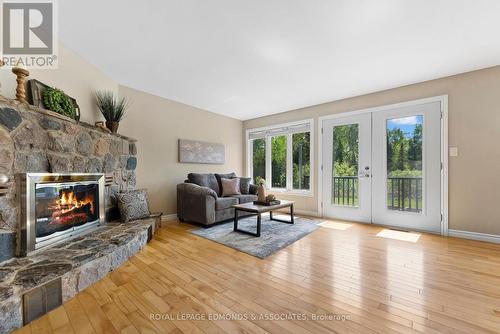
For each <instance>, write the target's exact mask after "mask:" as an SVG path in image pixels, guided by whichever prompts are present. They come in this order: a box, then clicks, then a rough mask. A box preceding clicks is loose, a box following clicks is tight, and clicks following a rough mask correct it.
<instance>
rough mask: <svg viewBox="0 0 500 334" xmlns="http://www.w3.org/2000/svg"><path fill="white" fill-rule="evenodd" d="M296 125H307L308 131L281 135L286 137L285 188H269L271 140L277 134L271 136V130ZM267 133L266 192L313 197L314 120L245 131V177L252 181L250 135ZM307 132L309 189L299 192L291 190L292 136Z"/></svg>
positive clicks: (251, 141) (251, 145) (251, 142)
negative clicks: (308, 137)
mask: <svg viewBox="0 0 500 334" xmlns="http://www.w3.org/2000/svg"><path fill="white" fill-rule="evenodd" d="M298 125H308V126H309V131H295V132H289V133H286V134H283V135H286V136H287V142H286V143H287V152H286V153H287V156H286V188H273V187H271V181H272V180H271V177H272V167H271V163H272V159H271V149H272V145H271V138H272V137H276V136H278V135H279V134H273V133H272V130H278V129H281V128H286V127H291V126H298ZM262 131H269V132H271V133H269V134H265V136H264V137H263V138H265V140H266V172H265V174H266V175H265V176H264V178H265V180H266V185H265V186H266V190H269V191H272V192H273V193H282V194H286V195H288V194H290V195H297V196H306V197H313V196H314V170H315V169H314V139H315V137H314V119H312V118H311V119H306V120H301V121H297V122H290V123H283V124H275V125H271V126H266V127H261V128H252V129H247V130H246V132H245V140H246V159H247V163H246V174H247V177H251V178H252V180H253V140H254V139H250V134H251V133H254V132H262ZM307 132H309V136H310V140H309V142H310V147H309V164H310V175H309V180H310V181H309V189H308V190H306V189H304V190H300V189H293V154H292V153H293V142H292V140H293V134H296V133H307Z"/></svg>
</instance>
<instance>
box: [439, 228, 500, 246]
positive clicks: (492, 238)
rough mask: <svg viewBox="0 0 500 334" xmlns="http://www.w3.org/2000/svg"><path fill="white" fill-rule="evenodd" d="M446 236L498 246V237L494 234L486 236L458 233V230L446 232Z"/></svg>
mask: <svg viewBox="0 0 500 334" xmlns="http://www.w3.org/2000/svg"><path fill="white" fill-rule="evenodd" d="M448 236H450V237H456V238H464V239H472V240H478V241H486V242H492V243H495V244H500V235H496V234H486V233H479V232H469V231H460V230H448Z"/></svg>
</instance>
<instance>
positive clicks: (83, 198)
mask: <svg viewBox="0 0 500 334" xmlns="http://www.w3.org/2000/svg"><path fill="white" fill-rule="evenodd" d="M35 213H36V238H37V240H45V239H50V238H53V237H56V236H58V235H61V234H66V233H71V232H72V231H74V230H77V229H83V228H85V227H87V226H88V225H94V224H93V223H95V224H97V223H98V222H99V185H98V184H97V183H40V184H36V186H35Z"/></svg>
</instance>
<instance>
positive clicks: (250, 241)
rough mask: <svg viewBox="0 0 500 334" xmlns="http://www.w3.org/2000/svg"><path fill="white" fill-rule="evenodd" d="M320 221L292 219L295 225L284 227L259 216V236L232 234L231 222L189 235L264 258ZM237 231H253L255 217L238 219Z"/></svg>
mask: <svg viewBox="0 0 500 334" xmlns="http://www.w3.org/2000/svg"><path fill="white" fill-rule="evenodd" d="M278 217H279V218H282V219H289V216H288V217H286V216H282V217H281V216H279V215H275V218H278ZM320 223H321V222H319V221H314V220H310V219H306V218H300V217H295V224H293V225H292V224H285V223H280V222H277V221H273V220H269V216H264V215H263V216H262V225H261V232H260V237H254V236H251V235H247V234H243V233H239V232H234V231H233V227H234V225H233V222H232V221H231V222H228V223H223V224H220V225H215V226H212V227H208V228H203V227H201V228H197V229H193V230H191V231H190V232H191V233H193V234H195V235H198V236H200V237H203V238H206V239H209V240H212V241H215V242H218V243H220V244H223V245H225V246H228V247H231V248H234V249H236V250H239V251H241V252H244V253H247V254H250V255H253V256H255V257H258V258H261V259H264V258H266V257H268V256H269V255H272V254H274V253H275V252H277V251H279V250H280V249H283V248H285V247H286V246H288V245H290V244H292V243H294V242H295V241H297V240H299V239H302V238H303V237H305V236H306V235H308V234H309V233H311V232H313V231H315V230H316V229H318V228H319V225H318V224H320ZM238 229H242V230H245V231H251V232H255V231H256V229H257V217H255V216H252V217H246V218H240V219H239V220H238Z"/></svg>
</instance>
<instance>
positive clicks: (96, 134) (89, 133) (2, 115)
mask: <svg viewBox="0 0 500 334" xmlns="http://www.w3.org/2000/svg"><path fill="white" fill-rule="evenodd" d="M135 142H136V140H135V139H133V138H129V137H126V136H123V135H120V134H112V133H109V132H106V131H105V130H103V129H100V128H98V127H95V126H93V125H91V124H88V123H84V122H77V121H75V120H73V119H71V118H68V117H65V116H62V115H59V114H57V113H54V112H52V111H49V110H45V109H42V108H38V107H35V106H32V105H29V104H26V103H20V102H18V101H16V100H12V99H8V98H6V97H3V96H1V95H0V174H6V175H7V176H8V177H9V179H10V180H11V182H10V183H9V189H8V192H7V194H3V196H2V195H0V262H2V261H5V260H7V259H9V258H11V257H13V255H14V249H15V232H16V231H17V228H18V226H17V224H18V222H17V217H18V209H17V200H16V191H17V187H16V184H15V181H14V175H15V174H16V173H27V172H33V173H42V172H51V173H76V172H80V173H105V174H106V176H110V177H109V178H107V179H111V180H112V181H111V183H109V184H108V185H107V187H106V191H105V194H106V195H105V196H106V198H105V201H106V208H105V210H106V211H107V212H112V211H113V210H112V209H113V208H115V206H116V204H115V203H114V196H113V194H114V193H115V192H117V191H120V190H126V189H130V188H135V183H136V179H135V169H136V166H137V158H136V154H137V148H136V144H135Z"/></svg>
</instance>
